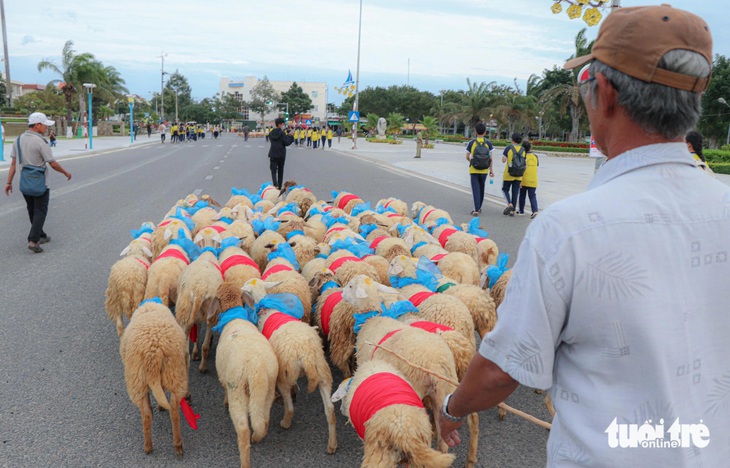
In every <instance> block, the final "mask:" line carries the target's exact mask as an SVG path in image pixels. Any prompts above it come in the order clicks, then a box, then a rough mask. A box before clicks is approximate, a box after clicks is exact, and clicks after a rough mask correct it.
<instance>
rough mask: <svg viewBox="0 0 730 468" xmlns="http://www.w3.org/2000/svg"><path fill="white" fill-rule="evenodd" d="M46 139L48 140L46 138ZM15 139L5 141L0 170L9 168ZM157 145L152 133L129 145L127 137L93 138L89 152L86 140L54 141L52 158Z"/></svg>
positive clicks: (157, 137) (158, 139)
mask: <svg viewBox="0 0 730 468" xmlns="http://www.w3.org/2000/svg"><path fill="white" fill-rule="evenodd" d="M46 139H48V138H47V137H46ZM14 141H15V139H13V140H9V139H6V140H5V145H4V146H3V150H4V153H3V154H4V157H5V161H0V170H2V169H5V168H7V167H9V166H10V161H11V159H10V152H11V151H12V145H13V142H14ZM150 143H157V144H160V134H159V133H153V134H152V137H150V138H147V134H146V133H145V135H144V136H142V135H140V136H138V137H137V140H136V141H135V142H134V143H130V141H129V136H105V137H94V142H93V144H94V149H93V150H89V149H88V144H89V139H88V138H83V139H82V138H73V139H70V140H66V139H58V140H56V146H55V147H54V148H52V150H53V156H54V157H55V158H56V159H59V160H60V159H64V158H68V157H73V156H88V155H91V154H97V153H103V152H106V151H112V150H118V149H122V148H129V147H130V146H140V145H144V144H150Z"/></svg>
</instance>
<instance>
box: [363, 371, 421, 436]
mask: <svg viewBox="0 0 730 468" xmlns="http://www.w3.org/2000/svg"><path fill="white" fill-rule="evenodd" d="M392 405H408V406H415V407H417V408H423V402H422V401H421V399H420V398H419V397H418V394H417V393H416V391H415V390H413V387H411V384H409V383H408V382H407V381H406V380H404V379H402V378H401V377H399V376H397V375H395V374H392V373H390V372H380V373H377V374H373V375H371V376H370V377H368V378H366V379H365V380H363V381H362V382H360V385H358V387H357V389H355V392H354V393H353V395H352V400H350V421H351V422H352V426H353V427H354V428H355V432H357V435H359V436H360V438H361V439H363V440H364V439H365V423H366V422H368V421H369V420H370V418H371V417H373V415H375V413H377V412H378V411H380V410H381V409H383V408H386V407H388V406H392ZM424 411H425V409H424Z"/></svg>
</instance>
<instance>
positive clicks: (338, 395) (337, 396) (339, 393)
mask: <svg viewBox="0 0 730 468" xmlns="http://www.w3.org/2000/svg"><path fill="white" fill-rule="evenodd" d="M351 380H352V377H350V378H349V379H345V380H343V381H342V383H341V384H340V386H339V387H337V390H336V391H335V393H333V394H332V403H337V402H338V401H340V400H342V399H343V398H345V395H347V386H348V385H349V383H350V381H351Z"/></svg>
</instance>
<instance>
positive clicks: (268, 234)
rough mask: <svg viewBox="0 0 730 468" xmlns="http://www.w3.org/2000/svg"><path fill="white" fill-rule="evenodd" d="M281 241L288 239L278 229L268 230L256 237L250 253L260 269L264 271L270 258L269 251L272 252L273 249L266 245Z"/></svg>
mask: <svg viewBox="0 0 730 468" xmlns="http://www.w3.org/2000/svg"><path fill="white" fill-rule="evenodd" d="M280 242H286V239H284V236H282V235H281V234H279V233H278V232H276V231H269V230H266V231H264V232H262V233H261V234H260V235H259V236H258V237H257V238H256V240H255V241H254V242H253V244H252V245H251V250H250V253H251V258H253V260H254V261H255V262H256V264H257V265H258V266H259V270H261V271H263V270H264V268H266V264H267V263H268V259H267V258H266V257H267V256H268V255H269V252H271V250H270V249H269V248H268V247H266V246H267V245H270V244H274V243H280Z"/></svg>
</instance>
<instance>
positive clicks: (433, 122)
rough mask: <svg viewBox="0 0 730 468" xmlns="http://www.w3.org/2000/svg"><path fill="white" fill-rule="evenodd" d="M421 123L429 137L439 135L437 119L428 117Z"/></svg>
mask: <svg viewBox="0 0 730 468" xmlns="http://www.w3.org/2000/svg"><path fill="white" fill-rule="evenodd" d="M419 123H421V124H422V125H423V126H424V127H426V132H427V133H428V136H430V137H432V138H433V137H435V136H437V135H438V133H439V121H438V119H437V118H436V117H432V116H430V115H427V116H425V117H424V118H423V120H421V121H420V122H419Z"/></svg>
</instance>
